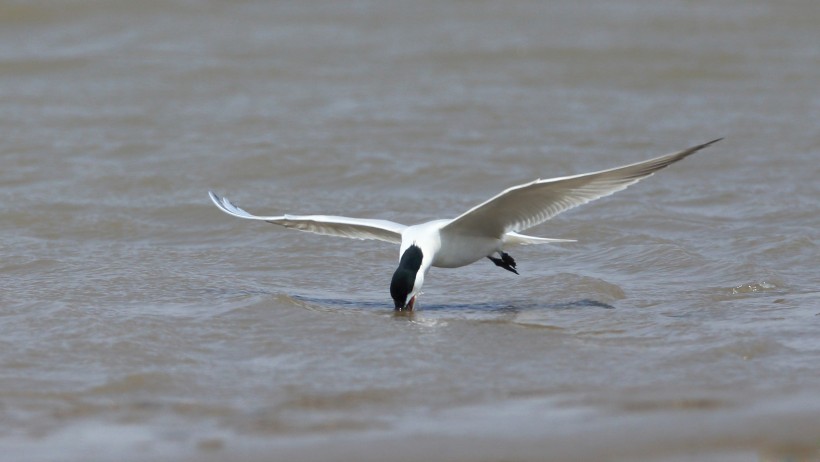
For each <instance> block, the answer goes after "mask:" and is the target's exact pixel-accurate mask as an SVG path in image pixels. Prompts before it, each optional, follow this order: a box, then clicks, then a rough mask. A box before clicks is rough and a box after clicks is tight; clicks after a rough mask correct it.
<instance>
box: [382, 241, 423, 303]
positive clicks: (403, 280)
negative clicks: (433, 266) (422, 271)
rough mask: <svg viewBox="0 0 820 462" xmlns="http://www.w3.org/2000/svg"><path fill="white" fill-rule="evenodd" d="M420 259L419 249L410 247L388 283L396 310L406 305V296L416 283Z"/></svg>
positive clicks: (421, 255)
mask: <svg viewBox="0 0 820 462" xmlns="http://www.w3.org/2000/svg"><path fill="white" fill-rule="evenodd" d="M422 258H423V254H422V253H421V249H420V248H419V247H418V246H416V245H411V246H410V247H408V248H407V250H405V251H404V254H402V256H401V260H399V267H398V268H396V271H395V272H394V273H393V279H392V280H391V281H390V296H391V297H393V303H395V305H396V309H397V310H401V309H404V306H405V304H406V303H407V295H408V294H410V292H411V291H412V290H413V285H414V284H415V283H416V274H417V273H418V272H419V268H421V260H422Z"/></svg>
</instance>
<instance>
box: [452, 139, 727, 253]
mask: <svg viewBox="0 0 820 462" xmlns="http://www.w3.org/2000/svg"><path fill="white" fill-rule="evenodd" d="M721 139H722V138H719V139H716V140H713V141H710V142H708V143H704V144H701V145H698V146H693V147H691V148H688V149H684V150H683V151H679V152H675V153H672V154H667V155H665V156H660V157H656V158H654V159H650V160H646V161H643V162H638V163H634V164H630V165H625V166H623V167H616V168H612V169H609V170H602V171H599V172H593V173H584V174H580V175H573V176H566V177H560V178H553V179H549V180H536V181H533V182H531V183H526V184H522V185H518V186H513V187H511V188H509V189H506V190H504V191H503V192H501V193H500V194H498V195H497V196H495V197H493V198H491V199H490V200H488V201H486V202H483V203H481V204H479V205H477V206H475V207H473V208H472V209H470V210H468V211H467V212H465V213H463V214H462V215H460V216H458V217H456V218H455V219H454V220H453V221H452V222H450V223H449V224H448V225H447V226H445V227H444V228H442V232H454V233H458V234H468V235H480V236H487V237H490V236H492V237H500V236H502V235H504V234H505V233H508V232H511V231H512V232H517V231H523V230H525V229H527V228H531V227H533V226H536V225H538V224H540V223H543V222H545V221H547V220H549V219H550V218H552V217H554V216H555V215H558V214H559V213H561V212H563V211H565V210H569V209H571V208H573V207H577V206H579V205H582V204H586V203H587V202H590V201H593V200H595V199H598V198H601V197H604V196H608V195H610V194H612V193H615V192H617V191H621V190H623V189H626V188H627V187H628V186H629V185H631V184H634V183H637V182H638V181H640V180H642V179H644V178H647V177H649V176H651V175H652V174H653V173H655V172H657V171H658V170H660V169H662V168H664V167H667V166H669V165H671V164H673V163H675V162H677V161H679V160H681V159H683V158H685V157H687V156H690V155H692V154H694V153H695V152H697V151H699V150H701V149H703V148H705V147H707V146H709V145H711V144H713V143H716V142H718V141H720V140H721Z"/></svg>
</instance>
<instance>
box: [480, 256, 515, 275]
mask: <svg viewBox="0 0 820 462" xmlns="http://www.w3.org/2000/svg"><path fill="white" fill-rule="evenodd" d="M498 254H499V255H501V258H495V257H491V256H489V255H488V256H487V258H489V259H490V260H491V261H492V262H493V263H495V266H500V267H502V268H504V269H505V270H507V271H512V272H513V273H515V274H518V271H516V270H515V259H514V258H513V257H512V256H511V255H510V254H508V253H506V252H499V253H498Z"/></svg>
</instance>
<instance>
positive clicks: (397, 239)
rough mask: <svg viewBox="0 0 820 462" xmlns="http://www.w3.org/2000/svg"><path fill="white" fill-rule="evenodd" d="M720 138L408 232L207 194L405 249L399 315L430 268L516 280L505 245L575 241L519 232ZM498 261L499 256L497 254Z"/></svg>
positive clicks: (544, 183) (396, 285)
mask: <svg viewBox="0 0 820 462" xmlns="http://www.w3.org/2000/svg"><path fill="white" fill-rule="evenodd" d="M721 139H722V138H718V139H716V140H713V141H710V142H708V143H704V144H701V145H698V146H693V147H691V148H688V149H684V150H683V151H679V152H675V153H672V154H667V155H665V156H660V157H656V158H654V159H650V160H647V161H644V162H638V163H635V164H630V165H625V166H622V167H616V168H612V169H609V170H602V171H599V172H592V173H583V174H580V175H573V176H565V177H559V178H552V179H548V180H541V179H538V180H535V181H532V182H530V183H525V184H521V185H518V186H513V187H511V188H508V189H505V190H504V191H502V192H501V193H500V194H498V195H496V196H495V197H493V198H491V199H489V200H487V201H485V202H483V203H481V204H479V205H477V206H475V207H473V208H471V209H470V210H468V211H466V212H464V213H462V214H461V215H459V216H457V217H456V218H452V219H443V220H433V221H428V222H426V223H421V224H417V225H412V226H405V225H402V224H399V223H395V222H392V221H387V220H374V219H364V218H348V217H340V216H332V215H281V216H269V217H263V216H256V215H251V214H250V213H248V212H246V211H244V210H242V209H241V208H239V207H237V206H235V205H234V204H233V203H231V202H230V201H229V200H228V199H227V198H224V197H220V196H217V195H216V194H214V193H213V192H211V191H208V195H209V196H210V197H211V200H212V201H213V202H214V204H216V206H217V207H219V209H220V210H222V211H223V212H225V213H227V214H229V215H233V216H235V217H239V218H245V219H249V220H260V221H266V222H268V223H273V224H276V225H280V226H284V227H286V228H294V229H298V230H300V231H307V232H311V233H317V234H325V235H329V236H341V237H348V238H353V239H377V240H380V241H386V242H391V243H394V244H401V247H400V249H399V266H398V268H397V269H396V271H395V272H394V273H393V278H392V280H391V282H390V296H391V297H392V298H393V302H394V304H395V308H396V309H397V310H403V309H408V310H412V309H413V307H414V305H415V303H416V297H417V296H418V294H419V291H421V286H422V284H423V283H424V278H425V276H426V274H427V272H428V270H429V269H430V267H431V266H436V267H442V268H457V267H460V266H465V265H469V264H470V263H473V262H475V261H478V260H480V259H482V258H484V257H487V258H489V259H490V260H492V262H493V263H495V264H496V265H497V266H500V267H502V268H504V269H506V270H508V271H512V272H513V273H516V274H518V271H516V264H515V260H514V259H513V258H512V257H511V256H510V255H509V254H507V253H506V252H504V248H505V247H506V246H511V245H516V244H523V245H526V244H546V243H551V242H575V241H574V240H571V239H549V238H545V237H535V236H527V235H524V234H519V231H523V230H526V229H528V228H532V227H533V226H536V225H538V224H541V223H543V222H545V221H547V220H549V219H550V218H552V217H554V216H555V215H558V214H559V213H561V212H563V211H565V210H569V209H571V208H573V207H577V206H579V205H582V204H586V203H587V202H590V201H592V200H595V199H598V198H601V197H604V196H608V195H610V194H612V193H615V192H617V191H621V190H623V189H626V187H627V186H629V185H631V184H634V183H637V182H638V181H640V180H642V179H644V178H647V177H649V176H652V174H654V173H655V172H657V171H658V170H660V169H662V168H664V167H667V166H669V165H671V164H673V163H675V162H677V161H679V160H681V159H683V158H685V157H687V156H689V155H691V154H694V153H695V152H697V151H699V150H701V149H703V148H705V147H707V146H709V145H711V144H713V143H716V142H718V141H720V140H721ZM496 254H497V255H498V258H497V257H494V256H493V255H496Z"/></svg>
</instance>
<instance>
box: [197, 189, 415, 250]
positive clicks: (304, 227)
mask: <svg viewBox="0 0 820 462" xmlns="http://www.w3.org/2000/svg"><path fill="white" fill-rule="evenodd" d="M208 195H209V196H210V197H211V200H212V201H213V203H214V204H215V205H216V206H217V207H218V208H219V210H222V211H223V212H225V213H227V214H228V215H232V216H235V217H238V218H245V219H248V220H259V221H266V222H268V223H273V224H276V225H280V226H284V227H286V228H293V229H298V230H300V231H306V232H310V233H315V234H324V235H327V236H339V237H348V238H352V239H376V240H380V241H385V242H391V243H394V244H401V233H402V231H404V229H405V228H406V226H405V225H402V224H399V223H395V222H392V221H388V220H373V219H366V218H350V217H340V216H333V215H281V216H270V217H262V216H256V215H252V214H250V213H248V212H246V211H245V210H242V209H241V208H239V207H237V206H236V205H234V204H233V203H232V202H231V201H229V200H228V199H227V198H225V197H220V196H218V195H216V194H214V193H213V192H211V191H208Z"/></svg>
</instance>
